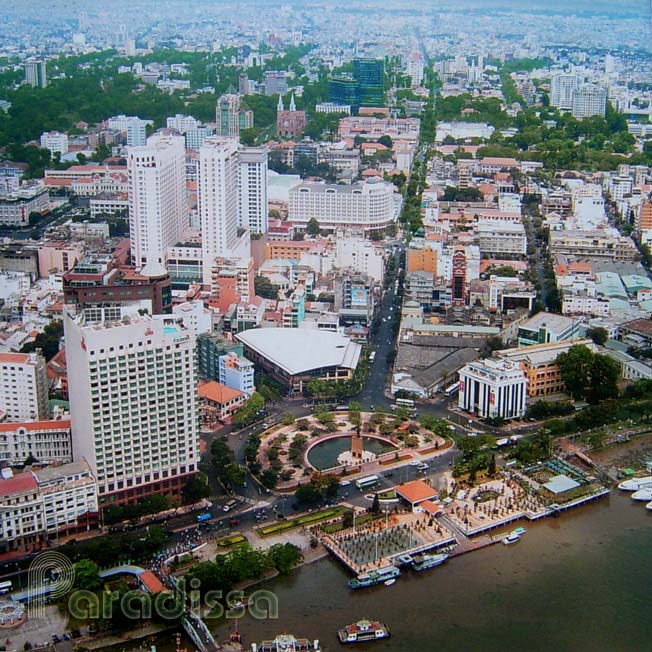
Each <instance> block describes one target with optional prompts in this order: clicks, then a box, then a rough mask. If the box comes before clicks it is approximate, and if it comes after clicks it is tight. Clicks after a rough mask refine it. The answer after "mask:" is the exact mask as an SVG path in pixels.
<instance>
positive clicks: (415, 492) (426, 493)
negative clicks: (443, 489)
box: [396, 480, 438, 504]
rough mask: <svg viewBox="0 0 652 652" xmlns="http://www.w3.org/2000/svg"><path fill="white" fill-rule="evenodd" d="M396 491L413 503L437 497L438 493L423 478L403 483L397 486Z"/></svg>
mask: <svg viewBox="0 0 652 652" xmlns="http://www.w3.org/2000/svg"><path fill="white" fill-rule="evenodd" d="M396 493H397V494H398V495H399V496H401V498H405V500H407V501H408V503H412V504H415V503H421V502H423V501H424V500H428V499H430V498H435V497H436V496H437V494H438V492H437V490H436V489H433V488H432V487H431V486H430V485H427V484H426V483H425V482H424V481H423V480H412V482H406V483H404V484H401V485H399V486H398V487H396Z"/></svg>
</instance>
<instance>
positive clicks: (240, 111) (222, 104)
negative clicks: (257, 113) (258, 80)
mask: <svg viewBox="0 0 652 652" xmlns="http://www.w3.org/2000/svg"><path fill="white" fill-rule="evenodd" d="M215 122H216V123H217V129H216V133H217V134H219V135H220V136H231V137H233V138H237V137H238V136H239V135H240V132H241V131H242V130H243V129H251V128H252V127H253V126H254V112H253V111H252V110H251V109H249V108H247V106H246V104H245V103H244V102H243V100H242V98H241V97H240V95H238V94H237V93H225V94H224V95H222V96H220V99H219V100H218V101H217V108H216V111H215Z"/></svg>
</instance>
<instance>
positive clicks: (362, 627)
mask: <svg viewBox="0 0 652 652" xmlns="http://www.w3.org/2000/svg"><path fill="white" fill-rule="evenodd" d="M389 637H390V632H389V627H387V625H385V624H384V623H380V622H378V621H376V620H366V619H363V620H358V622H357V623H352V624H351V625H347V626H346V627H343V628H342V629H340V630H339V631H338V632H337V638H339V639H340V643H364V642H366V641H379V640H381V639H383V638H389Z"/></svg>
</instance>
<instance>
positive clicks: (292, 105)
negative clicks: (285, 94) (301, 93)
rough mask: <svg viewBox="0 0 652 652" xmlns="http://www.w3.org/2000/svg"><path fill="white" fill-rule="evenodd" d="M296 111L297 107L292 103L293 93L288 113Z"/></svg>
mask: <svg viewBox="0 0 652 652" xmlns="http://www.w3.org/2000/svg"><path fill="white" fill-rule="evenodd" d="M296 110H297V105H296V104H295V103H294V93H292V96H291V97H290V111H296Z"/></svg>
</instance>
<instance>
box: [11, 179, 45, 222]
mask: <svg viewBox="0 0 652 652" xmlns="http://www.w3.org/2000/svg"><path fill="white" fill-rule="evenodd" d="M49 210H50V195H49V192H48V189H47V188H45V187H44V186H41V185H33V186H21V187H20V188H19V189H18V190H16V191H14V192H11V193H8V194H4V195H0V224H7V225H9V226H27V225H28V224H29V216H30V215H31V214H32V213H40V214H43V213H45V212H47V211H49Z"/></svg>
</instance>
